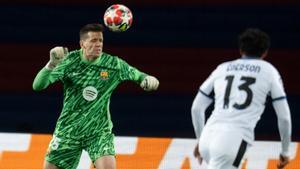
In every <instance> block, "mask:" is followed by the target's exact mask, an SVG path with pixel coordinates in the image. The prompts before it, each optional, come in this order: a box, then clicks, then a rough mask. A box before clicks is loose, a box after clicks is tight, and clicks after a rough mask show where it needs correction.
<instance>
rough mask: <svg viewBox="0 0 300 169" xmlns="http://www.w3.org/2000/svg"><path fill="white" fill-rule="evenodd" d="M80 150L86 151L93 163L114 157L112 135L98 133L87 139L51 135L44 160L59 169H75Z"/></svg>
mask: <svg viewBox="0 0 300 169" xmlns="http://www.w3.org/2000/svg"><path fill="white" fill-rule="evenodd" d="M82 150H86V151H87V152H88V154H89V156H90V158H91V160H92V161H93V163H94V162H95V161H96V160H97V159H98V158H100V157H102V156H108V155H112V156H115V149H114V135H113V134H112V133H108V132H107V133H99V134H98V135H97V136H94V137H92V138H88V139H79V140H76V139H70V138H62V137H61V138H58V137H56V136H55V135H53V138H52V140H51V142H50V144H49V147H48V151H47V154H46V160H47V161H48V162H50V163H52V164H54V165H56V166H57V167H59V168H61V169H76V167H77V165H78V163H79V160H80V156H81V153H82Z"/></svg>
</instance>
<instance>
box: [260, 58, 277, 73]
mask: <svg viewBox="0 0 300 169" xmlns="http://www.w3.org/2000/svg"><path fill="white" fill-rule="evenodd" d="M259 62H260V65H261V67H263V69H264V70H265V71H266V72H269V73H276V74H277V73H278V70H277V68H276V67H275V66H274V65H273V64H272V63H270V62H268V61H266V60H262V59H260V60H259Z"/></svg>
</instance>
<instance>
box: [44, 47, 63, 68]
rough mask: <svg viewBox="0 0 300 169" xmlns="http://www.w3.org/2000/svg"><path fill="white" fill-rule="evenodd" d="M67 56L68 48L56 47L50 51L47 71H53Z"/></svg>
mask: <svg viewBox="0 0 300 169" xmlns="http://www.w3.org/2000/svg"><path fill="white" fill-rule="evenodd" d="M66 55H68V48H66V47H61V46H57V47H54V48H52V49H51V50H50V60H49V62H48V63H47V65H46V68H47V69H54V68H55V67H56V66H57V65H58V64H59V63H60V62H61V61H62V60H63V59H64V58H65V56H66Z"/></svg>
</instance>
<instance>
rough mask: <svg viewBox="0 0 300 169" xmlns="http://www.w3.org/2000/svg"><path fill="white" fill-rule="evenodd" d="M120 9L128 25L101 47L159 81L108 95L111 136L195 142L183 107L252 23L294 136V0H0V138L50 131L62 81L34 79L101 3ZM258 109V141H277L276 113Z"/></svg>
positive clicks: (298, 86)
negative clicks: (126, 11) (262, 38)
mask: <svg viewBox="0 0 300 169" xmlns="http://www.w3.org/2000/svg"><path fill="white" fill-rule="evenodd" d="M114 3H122V4H125V5H126V6H128V7H129V8H130V9H131V11H132V12H133V15H134V20H133V26H132V28H130V29H129V30H128V31H126V32H124V33H112V32H109V31H108V30H106V31H105V33H104V51H106V52H108V53H110V54H113V55H118V56H120V57H121V58H123V59H125V60H126V61H127V62H128V63H129V64H131V65H133V66H135V67H136V68H138V69H140V70H142V71H144V72H147V73H149V74H152V75H154V76H156V77H158V78H159V80H160V84H161V85H160V88H159V91H157V92H153V93H146V92H143V91H142V89H140V88H139V86H137V85H135V84H133V83H130V82H126V83H124V84H122V85H120V86H119V87H118V89H117V90H116V91H115V93H114V94H113V96H112V100H111V113H112V120H113V122H114V131H115V134H116V135H124V136H125V135H126V136H154V137H187V138H192V137H194V132H193V127H192V122H191V116H190V107H191V104H192V101H193V98H194V96H195V94H196V93H197V91H198V87H199V85H200V84H201V83H202V82H203V81H204V80H205V79H206V77H207V76H208V75H209V74H210V72H211V71H212V70H214V68H215V67H216V66H217V65H218V64H219V63H221V62H223V61H226V60H232V59H236V58H238V57H239V53H238V50H237V36H238V34H239V33H240V32H242V31H243V30H244V29H245V28H248V27H258V28H260V29H262V30H264V31H266V32H268V33H269V34H270V36H271V40H272V44H271V46H272V48H271V50H270V53H269V57H268V58H267V60H268V61H269V62H271V63H272V64H273V65H275V66H276V67H277V68H278V69H279V71H280V73H281V75H282V77H283V80H284V83H285V88H286V92H287V95H288V100H289V104H290V108H291V112H292V120H293V140H298V141H299V140H300V136H299V131H300V124H299V123H300V105H299V102H300V79H299V77H300V75H299V74H300V71H299V68H300V42H299V41H300V20H299V18H300V1H297V0H264V1H260V0H251V1H250V0H244V1H240V0H230V1H226V2H225V1H224V2H223V1H221V0H184V1H175V0H173V1H169V0H160V1H155V0H142V1H133V0H128V1H126V0H124V1H101V0H84V1H81V0H64V1H61V0H60V1H58V0H44V1H39V0H26V2H25V1H22V0H1V2H0V23H1V26H0V32H1V34H0V49H1V57H0V78H1V81H0V105H1V107H0V132H31V133H52V132H53V130H54V127H55V123H56V120H57V118H58V116H59V112H60V110H61V106H62V88H61V85H54V86H51V87H49V88H48V89H47V90H45V91H42V92H33V91H32V87H31V85H32V81H33V79H34V77H35V75H36V73H37V72H38V71H39V70H40V69H41V68H42V67H43V66H44V65H45V64H46V62H47V61H48V58H49V50H50V49H51V48H52V47H55V46H57V45H60V46H67V47H69V49H77V48H79V43H78V41H79V38H78V31H79V29H80V28H81V27H82V26H83V25H85V24H87V23H95V22H100V23H102V22H103V21H102V17H103V14H104V11H105V9H106V8H107V7H109V6H110V5H112V4H114ZM267 105H268V106H267V108H266V111H265V113H264V114H263V116H262V119H261V120H260V121H259V123H258V126H257V128H256V131H257V133H256V135H257V138H259V139H274V140H279V135H278V130H277V120H276V115H275V112H274V110H273V108H272V107H271V102H267Z"/></svg>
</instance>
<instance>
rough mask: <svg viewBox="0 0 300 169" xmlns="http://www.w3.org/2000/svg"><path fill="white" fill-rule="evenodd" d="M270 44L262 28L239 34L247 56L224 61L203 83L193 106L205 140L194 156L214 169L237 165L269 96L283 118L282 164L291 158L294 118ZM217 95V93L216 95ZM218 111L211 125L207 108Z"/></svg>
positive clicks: (200, 137)
mask: <svg viewBox="0 0 300 169" xmlns="http://www.w3.org/2000/svg"><path fill="white" fill-rule="evenodd" d="M269 46H270V39H269V36H268V35H267V34H266V33H264V32H262V31H261V30H259V29H247V30H246V31H245V32H243V33H242V34H241V35H240V36H239V48H240V54H241V56H242V57H241V58H240V59H236V60H233V61H229V62H225V63H222V64H220V65H219V66H218V67H217V68H216V69H215V70H214V71H213V72H212V74H211V75H210V76H209V77H208V79H207V80H206V81H205V82H204V83H203V84H202V85H201V86H200V89H199V92H198V94H197V95H196V97H195V99H194V101H193V105H192V121H193V126H194V129H195V134H196V137H197V138H198V140H199V142H198V144H197V146H196V148H195V151H194V155H195V156H196V157H197V158H198V159H199V161H200V164H201V162H202V159H204V160H205V161H206V162H207V163H208V169H236V168H239V167H240V164H241V160H242V158H243V156H244V154H245V152H246V150H247V148H248V146H249V145H251V144H252V143H253V141H254V128H255V126H256V124H257V122H258V120H259V119H260V117H261V115H262V113H263V111H264V109H265V102H266V98H267V96H268V95H270V96H271V98H272V104H273V107H274V109H275V111H276V115H277V118H278V128H279V132H280V137H281V141H282V150H281V153H280V155H279V157H280V158H279V163H278V168H284V166H285V165H286V164H287V163H288V162H289V145H290V141H291V116H290V110H289V106H288V103H287V100H286V94H285V91H284V87H283V84H282V80H281V77H280V75H279V73H278V71H277V69H276V68H275V67H274V66H272V65H271V64H270V63H268V62H266V61H264V60H263V58H264V57H265V56H266V55H267V52H268V49H269ZM212 94H214V96H212ZM212 102H214V110H213V112H212V114H211V116H210V117H209V119H208V120H207V122H206V124H205V125H204V123H205V110H206V109H207V107H208V106H209V105H210V104H211V103H212Z"/></svg>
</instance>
